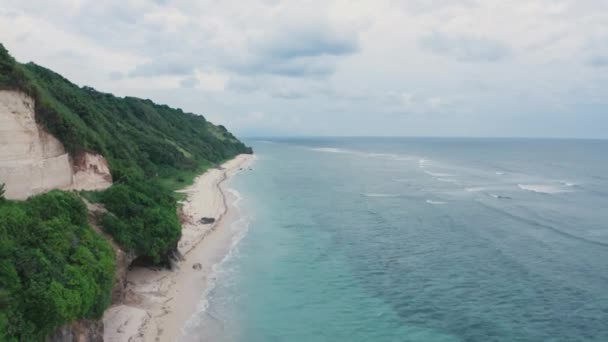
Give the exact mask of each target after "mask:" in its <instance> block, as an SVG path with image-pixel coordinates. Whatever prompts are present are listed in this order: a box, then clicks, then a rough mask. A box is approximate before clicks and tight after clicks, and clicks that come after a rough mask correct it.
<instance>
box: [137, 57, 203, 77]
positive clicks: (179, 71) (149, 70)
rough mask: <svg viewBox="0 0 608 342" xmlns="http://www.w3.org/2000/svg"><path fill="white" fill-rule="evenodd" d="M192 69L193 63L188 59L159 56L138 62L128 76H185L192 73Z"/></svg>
mask: <svg viewBox="0 0 608 342" xmlns="http://www.w3.org/2000/svg"><path fill="white" fill-rule="evenodd" d="M194 69H195V67H194V65H192V63H191V62H190V61H188V60H183V61H180V60H172V59H163V58H159V59H156V60H154V61H151V62H146V63H142V64H138V65H137V66H136V67H135V68H134V69H133V70H131V71H130V72H129V74H128V75H129V77H155V76H186V75H190V74H192V72H194Z"/></svg>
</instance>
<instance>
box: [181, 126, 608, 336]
mask: <svg viewBox="0 0 608 342" xmlns="http://www.w3.org/2000/svg"><path fill="white" fill-rule="evenodd" d="M249 143H250V144H252V145H253V147H254V149H255V151H256V154H257V156H258V160H257V161H256V162H255V164H254V165H253V167H252V170H251V171H250V170H245V171H243V172H242V173H241V174H239V175H238V176H237V177H235V179H233V180H232V182H231V184H230V187H231V188H233V189H234V190H233V191H237V192H235V194H238V195H239V198H242V200H241V201H240V202H239V204H238V206H239V208H240V211H241V213H240V214H239V215H240V219H239V220H238V221H236V222H235V223H234V224H233V227H232V229H237V230H240V231H241V232H243V234H240V235H239V236H241V237H242V238H241V239H240V241H239V242H238V243H235V247H234V248H233V250H232V251H231V253H230V254H229V255H228V256H227V258H226V259H225V260H224V261H223V262H222V263H221V264H219V265H217V267H216V269H215V271H214V273H213V276H212V278H213V281H214V284H215V285H214V286H213V288H212V289H211V290H210V291H209V293H207V295H206V296H205V298H204V299H202V300H203V301H204V303H205V304H206V305H201V309H200V310H199V312H197V314H195V315H194V316H193V317H192V318H191V319H190V321H189V322H188V327H187V329H185V335H184V336H183V340H184V341H235V342H240V341H243V342H245V341H247V342H270V341H290V342H299V341H307V342H308V341H311V342H312V341H378V342H382V341H430V342H433V341H483V342H486V341H608V141H591V140H589V141H585V140H532V139H431V138H425V139H422V138H419V139H413V138H412V139H397V138H395V139H388V138H387V139H380V138H377V139H371V138H365V139H364V138H358V139H353V138H335V139H333V138H332V139H330V138H327V139H270V140H253V141H249Z"/></svg>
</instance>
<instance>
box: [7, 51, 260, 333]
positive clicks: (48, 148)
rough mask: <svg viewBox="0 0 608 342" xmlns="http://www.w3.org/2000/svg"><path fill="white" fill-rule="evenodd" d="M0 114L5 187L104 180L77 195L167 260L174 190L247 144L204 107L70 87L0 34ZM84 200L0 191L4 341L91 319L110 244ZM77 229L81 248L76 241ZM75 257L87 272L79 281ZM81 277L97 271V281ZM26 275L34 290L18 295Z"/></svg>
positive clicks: (127, 238)
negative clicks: (9, 47) (23, 59)
mask: <svg viewBox="0 0 608 342" xmlns="http://www.w3.org/2000/svg"><path fill="white" fill-rule="evenodd" d="M0 124H2V126H1V127H2V129H0V142H2V143H3V145H2V147H0V183H6V186H5V188H6V195H8V197H10V198H16V199H22V198H26V197H28V196H30V195H34V194H38V193H42V192H45V191H48V190H50V189H52V188H60V189H64V190H68V189H88V190H91V189H101V190H102V191H96V192H86V193H85V192H81V195H83V196H86V197H87V198H89V199H90V200H91V201H93V202H97V203H99V204H101V205H104V206H105V208H106V209H107V212H104V213H103V215H102V217H101V218H100V221H101V225H102V228H103V230H105V232H106V233H108V234H110V235H111V236H112V238H113V240H114V241H115V242H116V243H118V244H119V245H120V247H121V249H123V250H124V251H125V252H127V253H129V254H131V255H136V256H137V257H138V260H139V262H143V263H152V264H164V265H168V264H169V258H170V257H171V255H172V254H173V253H174V251H175V250H176V246H177V241H178V240H179V238H180V234H181V226H180V223H179V219H178V215H177V202H176V197H175V195H174V194H173V192H172V190H174V188H176V187H178V186H185V185H186V184H185V183H186V182H188V180H189V179H191V177H192V176H193V175H194V174H196V173H200V172H202V171H203V170H205V168H208V167H210V166H212V165H214V164H217V163H220V162H222V161H224V160H227V159H230V158H232V157H234V156H235V155H237V154H239V153H252V151H251V149H250V148H248V147H246V146H245V145H244V144H243V143H241V142H240V141H239V140H238V139H236V138H235V137H234V136H233V135H232V134H230V133H229V132H228V131H227V130H226V129H225V128H224V127H223V126H215V125H213V124H212V123H210V122H208V121H206V120H205V118H204V117H202V116H200V115H195V114H191V113H184V112H183V111H182V110H180V109H172V108H170V107H168V106H166V105H157V104H155V103H153V102H152V101H150V100H143V99H138V98H132V97H127V98H118V97H115V96H113V95H111V94H104V93H101V92H98V91H96V90H94V89H92V88H90V87H78V86H76V85H75V84H73V83H71V82H70V81H68V80H66V79H65V78H63V77H62V76H60V75H58V74H56V73H54V72H52V71H50V70H48V69H46V68H43V67H41V66H38V65H35V64H33V63H29V64H19V63H17V62H16V61H15V60H14V59H13V58H12V57H11V56H10V55H9V54H8V52H7V51H6V50H5V49H4V47H2V45H0ZM5 128H6V129H5ZM4 143H6V144H4ZM49 166H51V167H49ZM28 172H29V173H28ZM32 175H33V176H32ZM28 178H29V179H30V180H29V181H28ZM110 179H112V180H113V183H112V186H111V187H109V188H108V189H105V190H103V189H104V188H105V187H107V186H109V185H110V183H109V181H110ZM65 196H68V197H65ZM76 207H77V210H75V209H74V208H76ZM83 207H84V208H86V207H85V206H84V204H83V203H82V200H81V199H80V198H79V197H77V196H75V195H73V194H67V193H63V192H57V191H52V192H50V193H48V194H42V195H37V196H34V197H30V198H28V199H27V200H26V201H25V202H15V201H8V200H4V199H2V198H0V211H2V212H3V213H4V214H6V215H5V217H4V218H0V257H1V260H0V261H2V263H1V264H0V341H4V340H8V341H16V340H28V341H36V340H42V339H44V338H45V336H48V334H50V333H51V332H53V331H54V330H55V329H56V328H58V327H59V326H62V325H64V324H66V323H68V322H71V321H74V320H78V319H95V318H98V317H99V315H100V313H101V312H103V309H104V308H105V307H106V306H107V304H108V303H109V300H108V298H110V296H111V286H109V285H108V284H109V283H108V281H107V280H108V279H113V278H114V269H115V268H116V264H115V259H114V258H111V260H110V261H108V260H109V259H108V258H107V251H109V250H111V248H109V247H108V243H107V241H106V240H105V239H104V238H103V237H101V236H100V235H99V234H97V233H95V232H94V231H93V230H92V229H91V227H90V226H89V225H88V224H87V212H86V210H82V208H83ZM30 208H35V209H36V211H35V213H36V215H29V214H28V212H29V211H30V210H33V209H30ZM9 214H10V215H9ZM19 229H23V234H21V235H20V236H16V235H19ZM49 234H50V235H49ZM47 236H52V237H53V240H51V241H49V240H47V238H46V237H47ZM83 236H84V237H86V239H87V241H89V242H87V243H88V245H86V246H84V247H83V248H85V249H87V248H88V249H89V250H90V251H89V252H86V251H84V250H82V249H81V248H80V247H79V246H81V245H82V244H83V243H84V240H82V239H83V238H82V237H83ZM24 253H25V254H24ZM74 253H76V254H74ZM83 253H84V254H83ZM100 253H102V254H103V255H102V254H100ZM23 255H25V256H26V257H28V258H30V259H28V260H29V261H28V262H29V263H28V262H25V263H24V262H23V261H22V260H23V259H22V258H21V257H22V256H23ZM90 255H92V256H93V257H92V258H91V256H90ZM82 260H86V262H87V263H88V264H89V265H85V264H82V262H83V261H82ZM101 260H104V264H103V265H100V264H97V263H98V262H101ZM24 265H25V266H27V268H23V267H25V266H24ZM50 266H52V267H51V268H50V271H48V272H47V273H41V274H44V276H43V277H42V278H40V277H38V276H37V274H38V272H39V271H40V270H44V269H46V268H48V267H50ZM102 266H103V267H102ZM78 267H82V268H83V270H82V272H83V275H82V276H80V278H78V281H75V280H74V277H73V275H74V274H75V273H74V272H76V271H75V270H77V269H78ZM90 269H93V270H94V271H91V270H90ZM62 272H63V273H62ZM65 272H67V273H65ZM87 277H93V278H95V277H96V278H97V279H103V282H102V283H99V284H98V285H99V286H98V287H95V288H93V287H92V283H91V281H90V280H89V278H87ZM93 283H94V281H93ZM110 283H111V281H110ZM102 285H103V286H102ZM31 286H34V288H32V289H31V291H35V292H33V293H34V294H35V295H36V296H33V295H31V294H30V295H29V296H25V295H24V294H23V293H27V292H24V291H26V290H27V289H28V288H29V287H31ZM93 289H94V290H93ZM66 296H67V297H66ZM37 306H44V307H45V309H44V310H38V311H36V309H35V308H36V307H37ZM61 334H63V332H61ZM61 334H60V335H61Z"/></svg>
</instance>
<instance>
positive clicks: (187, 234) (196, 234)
mask: <svg viewBox="0 0 608 342" xmlns="http://www.w3.org/2000/svg"><path fill="white" fill-rule="evenodd" d="M254 159H255V157H254V156H253V155H245V154H241V155H238V156H237V157H235V158H234V159H231V160H229V161H227V162H225V163H224V164H222V167H221V168H214V169H209V170H208V171H207V172H205V173H203V174H202V175H200V176H198V177H197V178H196V179H195V181H194V183H193V184H192V185H191V186H189V187H187V188H185V189H183V190H180V192H184V193H186V194H187V198H186V200H185V201H184V202H183V207H182V212H183V215H184V217H185V223H183V225H182V237H181V239H180V241H179V243H178V250H179V252H180V253H181V254H182V256H183V260H181V261H179V262H177V265H176V267H175V268H174V269H173V270H167V269H151V268H143V267H137V268H134V269H132V270H130V271H129V273H128V275H127V289H126V293H127V294H126V297H125V302H124V303H123V304H121V305H115V306H112V307H110V308H108V310H106V312H105V313H104V317H103V321H104V341H109V342H121V341H131V342H136V341H139V342H153V341H154V342H156V341H176V340H177V339H178V338H179V337H180V336H181V334H182V329H183V327H184V326H185V324H186V322H187V321H188V319H189V318H190V317H191V316H192V315H193V314H194V313H195V312H196V310H197V306H198V304H199V302H200V301H201V299H202V296H203V294H204V292H205V290H206V289H207V287H208V280H209V279H208V278H209V276H210V274H211V270H212V267H213V265H215V264H216V263H218V262H220V261H221V260H222V259H223V258H224V256H225V255H226V254H227V253H228V251H229V249H230V246H231V242H232V240H233V236H234V233H233V232H231V230H230V229H227V228H229V226H230V223H231V221H230V220H227V219H226V214H227V213H228V212H229V211H230V205H229V203H228V202H227V199H226V193H225V181H226V180H227V179H229V178H230V177H232V176H233V175H235V174H236V173H238V172H239V171H240V170H241V169H246V168H247V167H248V166H249V165H250V164H251V162H252V161H253V160H254ZM202 217H213V218H215V219H216V221H215V222H214V223H212V224H202V223H200V222H199V220H200V219H201V218H202Z"/></svg>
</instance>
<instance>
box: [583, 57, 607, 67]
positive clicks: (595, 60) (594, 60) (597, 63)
mask: <svg viewBox="0 0 608 342" xmlns="http://www.w3.org/2000/svg"><path fill="white" fill-rule="evenodd" d="M587 65H589V66H591V67H594V68H605V67H608V56H593V57H591V58H589V60H588V61H587Z"/></svg>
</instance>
